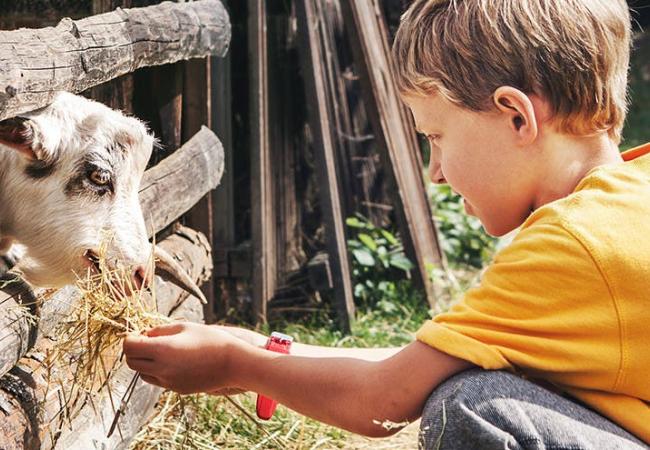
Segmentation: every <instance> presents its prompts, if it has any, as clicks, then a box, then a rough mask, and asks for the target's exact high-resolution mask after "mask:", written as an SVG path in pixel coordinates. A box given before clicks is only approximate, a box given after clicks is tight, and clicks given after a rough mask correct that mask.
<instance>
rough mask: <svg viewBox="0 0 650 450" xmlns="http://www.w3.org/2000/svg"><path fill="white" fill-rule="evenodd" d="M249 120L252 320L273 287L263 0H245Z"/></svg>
mask: <svg viewBox="0 0 650 450" xmlns="http://www.w3.org/2000/svg"><path fill="white" fill-rule="evenodd" d="M248 39H249V41H248V43H249V55H250V57H249V63H250V68H249V73H250V90H249V94H250V120H251V132H250V136H251V224H252V236H251V240H252V245H253V267H252V274H251V280H252V290H253V317H254V320H255V322H257V323H264V322H266V314H267V304H268V302H269V300H271V299H272V298H273V295H274V294H275V288H276V283H277V281H276V261H277V256H276V254H277V250H276V223H275V201H274V200H275V195H274V192H273V184H274V183H273V180H274V176H275V174H274V170H273V169H274V167H273V161H272V155H271V148H270V145H269V105H268V101H269V92H268V72H267V69H268V45H267V26H266V0H248Z"/></svg>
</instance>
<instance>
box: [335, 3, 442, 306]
mask: <svg viewBox="0 0 650 450" xmlns="http://www.w3.org/2000/svg"><path fill="white" fill-rule="evenodd" d="M341 6H342V7H343V17H344V19H345V24H346V29H347V31H348V36H349V40H350V45H351V47H352V50H353V52H354V53H355V57H356V60H357V61H359V68H360V69H361V70H360V73H361V79H362V83H363V86H364V89H363V95H364V97H365V99H366V103H367V105H369V106H368V108H367V112H368V114H369V115H370V118H371V121H372V123H373V126H374V129H375V134H376V135H377V138H378V139H377V142H378V144H379V149H380V150H381V154H382V159H383V161H384V162H385V164H384V166H385V167H390V168H392V174H391V175H392V176H391V178H392V182H393V183H394V186H395V189H392V192H393V193H394V197H393V199H394V200H393V202H394V205H395V211H396V215H397V219H398V225H399V228H400V231H401V234H402V239H403V241H404V248H405V250H406V252H407V255H408V256H409V257H410V258H411V259H412V260H414V261H415V262H416V263H417V266H418V268H419V270H418V272H417V274H416V275H417V276H416V277H414V279H415V280H416V281H417V282H418V283H419V284H420V285H421V286H422V287H423V288H424V290H425V292H426V295H427V299H428V301H429V304H430V305H431V306H433V305H434V304H435V298H434V292H433V285H432V283H431V280H430V278H429V274H428V270H427V269H428V267H430V265H431V264H434V265H438V266H441V265H444V264H445V260H444V255H443V253H442V251H441V249H440V245H439V242H438V235H437V233H436V229H435V224H434V222H433V218H432V214H431V207H430V205H429V201H428V199H427V195H426V191H425V188H424V181H423V177H422V158H421V155H420V151H419V149H418V144H417V136H416V135H415V130H414V127H413V125H412V121H411V119H410V117H409V116H408V112H407V111H406V108H405V106H404V105H403V104H402V103H401V101H400V98H399V94H398V91H397V88H396V86H395V81H394V77H393V74H392V71H391V65H390V61H389V57H390V49H389V45H388V35H387V31H386V26H385V23H384V19H383V16H382V13H381V8H380V5H379V2H378V1H377V0H369V1H366V2H357V1H353V0H341ZM370 105H371V106H370ZM389 174H390V172H389Z"/></svg>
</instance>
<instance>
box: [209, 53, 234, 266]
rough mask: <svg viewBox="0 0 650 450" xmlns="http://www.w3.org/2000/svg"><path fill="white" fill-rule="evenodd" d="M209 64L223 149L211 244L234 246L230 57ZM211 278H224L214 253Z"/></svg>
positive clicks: (214, 126)
mask: <svg viewBox="0 0 650 450" xmlns="http://www.w3.org/2000/svg"><path fill="white" fill-rule="evenodd" d="M210 64H211V67H212V83H211V84H212V129H213V130H214V131H215V133H216V134H217V135H218V136H219V138H220V140H221V142H222V143H223V147H224V148H225V149H226V152H225V160H224V173H223V177H222V179H221V183H220V184H219V187H217V188H216V189H215V190H214V192H213V193H212V201H213V202H214V205H215V207H214V208H213V213H214V215H213V217H212V224H213V229H214V231H213V241H214V242H213V244H214V248H215V249H222V248H231V247H234V245H235V242H236V237H235V191H234V156H233V151H232V150H233V139H232V96H231V91H232V83H231V79H230V56H229V55H226V56H225V57H224V58H216V57H213V58H212V60H211V61H210ZM214 270H215V274H214V276H215V278H217V277H224V278H225V277H228V276H229V274H228V265H227V258H223V264H218V263H217V260H216V253H215V267H214Z"/></svg>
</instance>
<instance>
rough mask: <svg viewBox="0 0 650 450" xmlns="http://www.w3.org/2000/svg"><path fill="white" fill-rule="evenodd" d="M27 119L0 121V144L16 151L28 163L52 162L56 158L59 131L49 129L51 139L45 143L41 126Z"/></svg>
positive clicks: (17, 118) (18, 118)
mask: <svg viewBox="0 0 650 450" xmlns="http://www.w3.org/2000/svg"><path fill="white" fill-rule="evenodd" d="M37 122H38V121H35V120H34V119H30V118H27V117H14V118H12V119H6V120H3V121H0V144H4V145H6V146H7V147H9V148H12V149H14V150H16V151H18V152H19V153H20V154H21V155H23V156H24V157H26V158H27V159H29V160H30V161H34V160H39V161H52V160H53V159H55V157H56V153H57V148H58V139H59V134H58V133H60V130H59V129H57V128H55V127H50V128H51V129H49V130H48V133H49V134H51V135H52V136H51V139H50V140H49V141H48V142H45V140H44V139H43V138H44V133H43V132H42V130H41V128H42V127H41V124H40V123H37Z"/></svg>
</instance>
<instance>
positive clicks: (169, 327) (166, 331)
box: [144, 322, 185, 337]
mask: <svg viewBox="0 0 650 450" xmlns="http://www.w3.org/2000/svg"><path fill="white" fill-rule="evenodd" d="M184 329H185V324H183V323H179V322H177V323H169V324H165V325H159V326H157V327H155V328H151V329H150V330H147V331H145V333H144V334H145V335H146V336H148V337H157V336H169V335H171V334H178V333H180V332H181V331H183V330H184Z"/></svg>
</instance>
